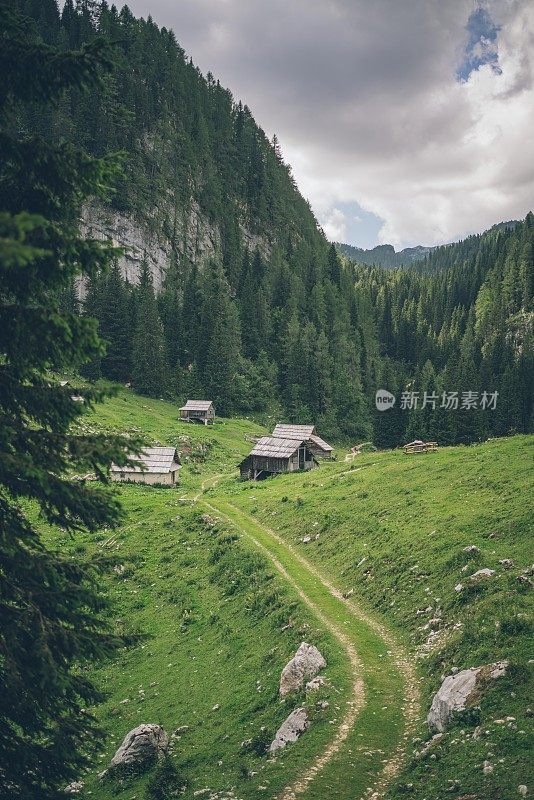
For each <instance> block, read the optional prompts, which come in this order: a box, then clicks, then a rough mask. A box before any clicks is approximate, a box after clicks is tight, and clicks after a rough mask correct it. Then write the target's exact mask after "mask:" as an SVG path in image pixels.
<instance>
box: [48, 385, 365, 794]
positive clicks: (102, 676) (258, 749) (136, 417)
mask: <svg viewBox="0 0 534 800" xmlns="http://www.w3.org/2000/svg"><path fill="white" fill-rule="evenodd" d="M83 424H84V427H88V428H96V427H98V428H100V429H107V430H121V431H130V432H136V433H139V432H140V431H142V432H143V433H144V434H145V435H146V438H147V440H149V441H150V442H152V443H155V442H161V443H164V444H176V445H177V446H178V447H180V449H181V451H182V460H183V463H184V469H183V470H182V474H183V480H182V485H181V486H180V487H178V488H176V489H158V488H153V487H143V486H133V485H130V486H126V485H125V486H120V487H118V491H119V493H120V496H121V501H122V503H123V505H124V508H125V511H126V513H127V521H126V523H125V525H124V526H122V527H121V528H119V529H118V530H116V531H113V532H112V531H102V532H101V533H100V534H98V535H96V536H94V535H93V536H90V535H87V536H81V537H77V538H76V539H75V540H74V541H73V540H72V539H71V538H70V537H68V536H66V535H61V534H58V533H57V532H54V533H50V534H49V538H50V540H51V542H53V544H54V545H55V546H58V547H60V548H62V549H63V548H69V549H71V550H72V552H73V553H76V555H78V556H81V557H84V556H85V555H97V556H106V557H108V556H111V558H112V559H113V560H114V562H115V567H116V568H115V569H112V570H110V573H109V575H108V577H107V578H105V579H104V582H103V586H102V589H103V592H104V593H105V594H106V595H107V596H108V597H109V599H110V600H111V613H112V619H113V624H114V628H115V629H116V631H117V632H119V633H121V634H126V635H127V636H128V637H129V638H130V637H132V638H133V637H135V636H137V635H139V634H141V637H142V638H141V639H140V640H139V641H137V643H135V644H132V646H130V647H128V648H125V649H124V650H123V651H121V653H120V655H119V657H118V658H117V659H116V660H114V661H113V662H110V663H107V664H105V665H104V666H103V667H102V668H101V669H100V670H99V671H98V672H97V674H96V681H97V683H98V684H99V686H101V687H102V688H103V689H104V691H105V692H106V693H107V695H108V698H107V700H106V702H105V703H104V704H103V705H101V706H100V707H99V708H98V709H96V713H97V715H98V717H99V719H100V720H101V721H102V723H103V725H104V728H105V730H106V732H107V734H108V741H107V744H106V747H105V749H104V750H103V751H102V753H101V756H100V758H99V762H100V763H99V766H98V767H97V768H96V769H95V771H94V772H93V773H91V774H90V775H88V776H87V777H86V778H85V782H86V785H85V790H84V795H83V796H90V797H92V798H98V800H108V798H112V797H116V796H117V795H118V796H122V797H125V798H128V799H130V798H131V797H133V796H135V797H136V798H139V799H140V800H141V798H147V800H148V798H153V797H154V798H160V797H172V796H175V795H173V794H171V792H173V791H176V790H180V791H179V795H180V796H182V793H181V788H182V787H184V786H186V787H187V789H186V791H185V794H184V796H185V797H193V796H195V795H194V792H201V791H202V790H205V789H210V790H211V792H210V793H214V792H220V793H221V797H222V796H224V797H226V796H227V795H226V793H227V792H228V793H229V794H228V796H234V795H232V794H231V793H232V792H235V797H243V798H248V797H256V796H263V795H265V796H271V795H274V794H276V793H278V792H279V791H280V790H281V789H282V788H283V786H284V784H285V782H286V780H287V779H288V777H290V776H291V775H292V774H294V773H295V772H296V770H297V768H299V767H300V766H301V765H302V764H303V763H307V762H308V761H311V760H312V759H313V758H315V757H316V756H317V755H318V754H319V753H321V752H322V751H323V750H324V748H325V747H326V745H327V743H328V741H329V739H330V737H331V733H332V725H331V722H332V720H334V719H335V718H336V716H337V715H338V709H339V705H338V703H339V702H340V701H339V698H343V696H344V694H345V693H346V691H347V688H348V683H349V675H348V665H347V662H346V658H345V655H344V653H343V650H342V648H341V647H340V646H339V644H338V643H337V642H336V641H335V639H334V637H332V636H331V635H330V634H328V633H327V632H326V631H325V628H324V626H323V625H321V624H320V622H318V620H317V619H316V618H315V617H314V616H313V615H312V614H310V612H309V611H308V610H307V609H306V608H305V606H303V604H302V602H301V601H300V600H299V598H298V596H297V594H296V592H295V591H294V590H292V588H291V587H288V586H287V585H286V584H284V582H283V581H281V580H280V579H279V578H278V577H276V576H275V574H274V571H273V569H272V567H271V566H270V565H269V563H268V561H267V559H266V558H265V557H264V556H262V555H261V554H259V553H258V552H257V551H256V549H255V548H252V547H251V546H250V544H247V542H245V541H242V539H241V537H240V536H238V535H237V534H236V533H235V531H234V530H230V529H229V527H228V526H227V525H225V524H224V523H223V521H222V520H221V519H220V518H219V519H216V518H215V517H212V518H211V519H210V518H209V516H206V513H205V512H206V510H205V509H203V508H201V507H200V506H198V505H196V504H195V503H194V493H197V492H198V491H199V490H200V484H201V481H202V480H204V479H206V477H207V476H209V475H211V474H212V473H217V472H219V471H221V469H222V468H226V470H228V468H229V466H230V465H234V464H235V463H237V461H238V460H239V459H240V458H241V457H243V455H244V454H245V453H246V452H247V450H248V449H249V448H250V443H249V442H247V440H246V439H245V435H251V434H252V433H254V432H256V433H257V432H260V430H259V429H258V426H256V425H254V424H253V423H250V422H248V421H246V420H228V421H219V422H217V423H216V424H215V425H214V426H213V427H209V428H204V427H203V426H193V425H187V424H184V423H180V422H179V421H178V420H177V407H176V405H173V404H171V403H166V402H164V401H160V400H147V399H146V398H140V397H138V396H136V395H134V394H133V393H132V392H128V391H121V392H120V393H119V395H118V396H117V397H115V398H113V399H112V400H110V401H108V402H106V403H104V404H103V405H102V406H100V407H99V408H98V411H97V413H96V414H91V415H88V417H87V418H86V420H85V421H84V423H83ZM207 479H208V481H209V477H208V478H207ZM213 523H214V524H213ZM302 640H306V641H309V642H312V643H314V644H315V645H316V646H317V647H319V649H320V650H321V652H322V653H323V654H324V656H325V658H326V660H327V668H326V669H325V670H324V676H325V677H326V678H327V679H328V681H329V685H328V686H326V687H324V688H322V689H320V690H319V691H318V692H316V693H315V694H314V695H313V698H312V699H311V700H310V699H309V700H308V702H307V705H308V706H309V712H310V716H311V718H312V719H313V725H312V728H311V729H310V731H309V732H307V734H306V736H305V737H303V739H302V740H301V742H299V744H298V745H297V746H296V747H294V748H292V749H289V750H288V751H287V753H284V757H283V758H281V759H279V760H278V761H276V762H273V761H268V760H267V759H266V757H265V745H266V743H267V744H268V743H270V741H271V740H272V739H273V737H274V733H275V731H276V730H277V728H278V727H279V725H280V724H281V722H282V721H283V720H284V719H285V717H286V716H287V715H288V714H289V712H290V711H291V710H292V709H293V707H296V706H297V705H299V704H302V703H303V702H304V703H306V698H305V696H304V693H299V694H297V695H296V696H294V697H290V698H288V699H287V700H285V701H284V702H283V703H280V701H279V698H278V682H279V679H280V672H281V670H282V668H283V666H284V665H285V664H286V663H287V661H288V660H289V659H290V658H291V657H292V655H293V654H294V652H295V650H296V649H297V647H298V645H299V644H300V642H301V641H302ZM321 701H326V702H327V703H328V704H329V705H328V706H327V707H325V708H324V709H321V708H319V706H318V705H317V704H318V703H319V702H321ZM215 706H219V708H217V709H216V710H213V709H214V707H215ZM141 722H155V723H159V724H161V725H163V726H164V728H165V729H166V730H167V732H168V733H169V734H171V733H172V732H173V731H175V730H176V729H177V728H180V727H181V726H184V725H185V726H188V728H189V729H188V730H187V732H185V733H184V734H183V735H181V736H180V738H179V739H178V738H176V739H174V740H173V745H172V752H171V763H172V765H173V766H174V768H175V771H176V774H174V775H171V776H170V777H169V773H168V765H165V768H164V769H162V770H160V771H159V772H158V770H156V771H153V772H152V773H151V774H150V775H148V776H144V777H140V778H139V777H134V776H132V777H129V778H125V779H123V780H121V781H119V782H117V781H110V782H107V781H104V782H102V781H100V780H99V779H98V778H97V773H98V772H100V771H101V770H102V769H103V768H104V767H105V766H107V765H108V763H109V760H110V758H111V756H112V755H113V753H114V752H115V750H116V749H117V747H118V745H119V744H120V742H121V741H122V738H123V736H124V735H125V734H126V733H127V732H128V731H129V730H130V729H131V728H133V727H135V726H136V725H138V724H140V723H141ZM247 740H252V741H251V743H250V744H249V745H247V746H246V747H242V743H243V742H244V741H247ZM151 782H152V783H153V785H152V787H151ZM162 786H163V787H165V791H166V792H167V793H166V794H159V793H158V792H159V791H160V789H161V787H162ZM262 786H263V787H264V789H261V787H262Z"/></svg>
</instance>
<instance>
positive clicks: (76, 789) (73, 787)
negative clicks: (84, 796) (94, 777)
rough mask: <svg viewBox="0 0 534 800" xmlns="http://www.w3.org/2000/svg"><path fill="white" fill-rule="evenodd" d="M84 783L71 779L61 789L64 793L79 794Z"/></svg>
mask: <svg viewBox="0 0 534 800" xmlns="http://www.w3.org/2000/svg"><path fill="white" fill-rule="evenodd" d="M84 785H85V784H84V782H83V781H72V783H69V785H68V786H65V788H64V789H63V791H64V793H65V794H80V792H81V791H82V789H83V787H84Z"/></svg>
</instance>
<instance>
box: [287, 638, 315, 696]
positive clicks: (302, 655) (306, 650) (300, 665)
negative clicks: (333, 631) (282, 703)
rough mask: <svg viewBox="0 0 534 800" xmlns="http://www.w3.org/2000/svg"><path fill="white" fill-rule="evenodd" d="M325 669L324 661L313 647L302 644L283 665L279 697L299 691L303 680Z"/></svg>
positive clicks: (313, 676)
mask: <svg viewBox="0 0 534 800" xmlns="http://www.w3.org/2000/svg"><path fill="white" fill-rule="evenodd" d="M323 667H326V661H325V660H324V658H323V656H322V655H321V653H320V652H319V650H318V649H317V648H316V647H315V646H314V645H313V644H308V643H307V642H302V644H301V645H300V647H299V649H298V650H297V652H296V653H295V655H294V656H293V658H292V659H291V661H288V663H287V664H286V665H285V667H284V669H283V670H282V674H281V676H280V697H285V696H286V695H287V694H289V693H290V692H294V691H296V690H297V689H300V688H301V687H302V685H303V683H304V681H305V680H307V679H310V678H315V676H316V675H317V673H318V672H319V671H320V670H321V669H323Z"/></svg>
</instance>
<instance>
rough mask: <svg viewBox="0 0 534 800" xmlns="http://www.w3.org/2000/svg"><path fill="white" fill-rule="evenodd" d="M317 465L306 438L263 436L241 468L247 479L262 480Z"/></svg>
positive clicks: (243, 476)
mask: <svg viewBox="0 0 534 800" xmlns="http://www.w3.org/2000/svg"><path fill="white" fill-rule="evenodd" d="M316 466H317V461H316V460H315V458H314V456H313V453H312V452H311V450H310V448H309V447H308V443H307V441H306V439H304V438H302V437H301V438H299V439H282V438H280V437H277V436H262V437H261V439H258V441H257V442H256V444H255V445H254V447H253V449H252V450H251V452H250V454H249V455H248V456H247V457H246V458H245V459H244V460H243V461H242V462H241V464H240V465H239V470H240V472H241V477H242V478H244V479H245V480H255V481H256V480H260V479H262V478H267V477H269V476H270V475H278V474H280V473H283V472H298V471H299V470H308V469H313V468H314V467H316Z"/></svg>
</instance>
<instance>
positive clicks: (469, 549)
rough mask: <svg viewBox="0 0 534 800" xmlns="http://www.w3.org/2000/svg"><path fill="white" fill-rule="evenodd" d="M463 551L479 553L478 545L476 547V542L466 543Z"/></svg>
mask: <svg viewBox="0 0 534 800" xmlns="http://www.w3.org/2000/svg"><path fill="white" fill-rule="evenodd" d="M463 551H464V553H469V554H472V553H480V547H477V546H476V544H468V545H467V547H464V550H463Z"/></svg>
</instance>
